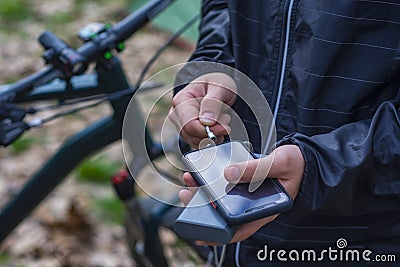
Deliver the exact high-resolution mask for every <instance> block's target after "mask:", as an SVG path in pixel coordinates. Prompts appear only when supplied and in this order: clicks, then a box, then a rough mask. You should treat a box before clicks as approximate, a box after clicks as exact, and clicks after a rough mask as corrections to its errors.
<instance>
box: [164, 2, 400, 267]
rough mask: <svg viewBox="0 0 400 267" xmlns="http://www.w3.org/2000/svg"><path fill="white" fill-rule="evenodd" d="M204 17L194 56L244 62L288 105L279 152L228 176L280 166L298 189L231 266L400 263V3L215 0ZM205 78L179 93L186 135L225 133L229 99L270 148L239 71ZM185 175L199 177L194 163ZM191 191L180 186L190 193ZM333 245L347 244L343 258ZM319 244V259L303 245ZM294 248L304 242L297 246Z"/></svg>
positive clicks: (248, 229)
mask: <svg viewBox="0 0 400 267" xmlns="http://www.w3.org/2000/svg"><path fill="white" fill-rule="evenodd" d="M199 29H200V37H199V40H198V43H197V47H196V49H195V51H194V52H193V54H192V56H191V58H190V60H189V61H190V62H196V61H210V62H218V63H221V64H225V65H227V66H230V67H233V68H235V69H237V70H239V71H241V72H243V73H244V74H246V75H247V76H249V77H250V78H251V79H252V80H253V81H254V82H255V83H256V84H257V85H258V87H259V88H260V90H261V92H262V94H263V95H264V96H265V98H266V99H267V101H268V102H269V103H270V106H271V109H272V110H273V111H275V110H276V111H277V114H276V121H275V125H276V131H277V141H278V142H277V144H276V148H275V150H274V153H273V154H274V155H275V157H271V156H267V157H265V158H263V159H259V160H251V161H249V162H247V164H236V165H233V166H229V167H228V168H227V169H225V178H226V179H227V180H229V181H238V180H239V182H248V181H249V180H250V179H252V178H253V177H254V178H256V179H262V178H264V177H266V176H267V177H274V178H277V179H278V180H279V181H280V182H281V184H282V185H283V186H284V187H285V188H286V190H287V191H288V192H289V193H290V195H291V196H292V197H293V199H294V205H293V208H292V210H291V211H289V212H287V213H284V214H280V215H279V216H273V217H268V218H263V219H261V220H257V221H253V222H250V223H247V224H244V225H242V226H241V227H240V229H239V230H238V232H237V233H236V234H235V236H234V238H233V240H232V243H231V244H230V245H229V246H228V247H227V252H226V255H225V263H224V264H225V266H299V265H298V264H300V263H301V262H302V263H306V264H307V266H309V265H310V264H312V263H313V261H314V263H315V261H319V262H318V263H317V264H319V265H318V266H328V265H329V264H332V266H347V265H348V266H374V264H377V261H378V260H379V259H383V256H385V260H386V261H387V262H386V263H385V264H386V265H384V266H391V265H393V266H398V264H399V262H400V255H399V253H400V103H399V100H400V89H399V88H400V75H399V74H400V73H399V71H400V52H399V51H400V5H399V4H398V3H397V2H395V1H389V0H388V1H386V0H385V1H372V0H357V1H356V0H348V1H335V0H325V1H314V0H299V1H298V0H286V1H272V0H252V1H239V0H204V1H203V6H202V20H201V23H200V27H199ZM201 79H202V83H194V82H193V83H189V84H188V85H187V86H184V87H183V88H180V90H179V91H177V92H176V95H175V96H174V98H173V101H172V107H171V112H170V116H171V119H172V120H173V121H174V122H175V123H176V124H177V125H179V127H181V131H180V134H181V136H182V138H183V139H184V140H185V141H186V142H187V143H189V144H191V145H192V146H197V145H198V144H199V142H200V141H201V140H202V139H203V138H205V137H206V136H207V135H206V131H205V130H204V126H205V125H208V126H210V127H211V130H213V131H214V133H216V135H217V136H219V137H220V138H221V137H222V136H224V135H227V134H229V131H230V128H229V117H228V116H226V115H225V114H224V111H223V108H222V106H223V105H228V106H233V108H234V109H235V110H238V111H239V112H238V113H239V114H241V116H242V119H243V122H244V124H245V126H246V129H247V130H248V132H249V135H250V140H252V138H253V139H254V140H255V143H256V145H255V150H256V152H260V147H261V144H259V143H257V142H258V138H257V132H256V131H255V130H254V129H253V128H254V127H253V126H254V121H252V118H251V116H250V117H249V115H248V112H240V109H241V108H243V107H242V106H241V105H237V106H236V102H237V97H236V95H235V90H237V89H238V88H236V85H235V81H234V80H233V79H232V78H231V77H230V76H229V75H227V74H226V73H223V72H220V73H209V74H203V75H202V76H201ZM198 97H200V98H201V99H202V100H201V101H200V102H199V101H195V102H192V101H190V100H193V99H195V98H198ZM178 106H180V110H179V111H178V110H177V107H178ZM257 165H259V167H258V168H256V166H257ZM269 165H271V169H270V170H268V168H266V167H263V166H269ZM183 178H184V180H185V182H186V183H187V185H188V186H196V184H195V183H194V181H193V178H192V177H191V176H190V174H188V173H185V174H184V177H183ZM191 196H192V193H191V191H189V190H182V191H181V192H180V197H181V199H182V200H183V202H185V203H187V202H188V201H189V199H190V198H191ZM339 241H341V242H343V243H341V244H339ZM264 248H267V249H268V250H269V251H267V249H265V250H264ZM328 248H329V249H331V250H334V249H336V256H337V257H336V258H335V257H334V255H333V252H332V251H330V250H329V249H328ZM307 249H308V250H309V249H315V250H316V251H319V252H322V254H321V253H319V254H316V255H317V258H311V259H308V262H307V259H304V258H303V259H302V258H301V257H300V256H301V255H302V253H303V254H304V251H306V250H307ZM351 249H354V250H357V251H360V253H361V252H363V251H370V252H368V253H366V254H368V255H367V256H366V257H365V258H361V256H362V255H361V256H360V255H359V256H360V259H359V261H356V259H353V260H352V259H349V258H344V256H343V255H344V254H343V253H346V252H347V251H349V250H351ZM271 250H274V251H275V255H271V254H270V252H271ZM279 250H282V251H283V252H282V254H283V255H281V256H282V257H281V258H279V257H277V253H278V251H279ZM292 250H296V251H297V252H298V253H295V252H293V255H292V256H293V257H292V258H291V257H289V256H290V255H289V254H290V252H291V251H292ZM324 250H326V251H325V252H326V254H325V255H324V254H323V253H324ZM329 251H330V252H329ZM340 251H341V252H340ZM308 252H309V251H308ZM308 252H307V253H308ZM331 252H332V255H328V254H329V253H331ZM266 253H269V254H268V257H266ZM340 253H342V258H340V257H339V256H340V255H339V254H340ZM351 253H355V252H354V251H351ZM347 254H349V253H347ZM347 254H346V255H347ZM296 255H297V256H299V255H300V256H299V257H300V258H299V257H297V258H296ZM312 256H315V255H312ZM328 256H329V257H328ZM330 256H332V257H333V259H332V258H330ZM347 256H348V255H347ZM364 256H365V255H364ZM380 256H381V257H380ZM389 256H391V257H390V260H388V258H389ZM393 257H394V258H395V259H394V260H395V261H393ZM299 261H300V262H299ZM339 261H340V262H339Z"/></svg>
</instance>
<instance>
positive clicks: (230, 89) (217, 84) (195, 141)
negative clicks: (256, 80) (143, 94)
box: [169, 73, 237, 147]
mask: <svg viewBox="0 0 400 267" xmlns="http://www.w3.org/2000/svg"><path fill="white" fill-rule="evenodd" d="M236 92H237V89H236V83H235V81H234V80H233V79H232V78H231V77H230V76H228V75H227V74H224V73H209V74H205V75H203V76H200V77H199V78H197V79H196V80H194V81H192V82H191V83H190V84H189V85H188V86H186V87H185V88H184V89H182V90H181V91H180V92H178V93H177V94H176V95H175V97H174V98H173V99H172V107H171V109H170V111H169V118H170V119H171V120H172V122H173V123H174V124H175V125H176V127H177V128H178V130H179V131H180V135H181V137H182V138H183V140H185V142H186V143H188V144H189V145H191V146H193V147H198V145H199V143H200V141H201V140H202V139H204V138H205V137H207V134H206V130H205V128H204V127H205V126H206V125H208V126H210V129H211V131H212V132H213V133H214V134H215V135H216V136H217V137H218V138H219V140H218V141H221V140H222V139H223V136H224V135H227V134H229V131H230V128H229V122H230V119H231V117H230V115H228V114H226V113H224V110H225V109H226V108H227V106H231V105H232V104H233V103H234V102H235V100H236Z"/></svg>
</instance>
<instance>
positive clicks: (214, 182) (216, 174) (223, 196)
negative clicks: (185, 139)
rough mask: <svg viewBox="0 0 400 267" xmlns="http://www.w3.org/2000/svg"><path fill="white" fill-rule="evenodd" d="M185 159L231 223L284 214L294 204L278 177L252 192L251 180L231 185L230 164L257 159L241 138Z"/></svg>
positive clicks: (212, 201) (196, 177)
mask: <svg viewBox="0 0 400 267" xmlns="http://www.w3.org/2000/svg"><path fill="white" fill-rule="evenodd" d="M183 158H184V163H185V165H186V166H187V168H188V169H189V172H190V173H191V175H192V176H193V178H194V180H195V181H196V183H197V184H198V185H199V186H201V189H202V190H203V191H204V192H205V193H206V194H207V196H208V197H209V198H210V201H211V204H212V205H213V206H214V208H216V209H217V210H218V211H219V213H220V214H221V215H222V216H223V217H224V219H225V220H226V221H227V222H228V223H230V224H243V223H246V222H249V221H253V220H256V219H260V218H263V217H267V216H270V215H273V214H277V213H282V212H285V211H288V210H289V209H290V208H291V207H292V205H293V200H292V199H291V197H290V196H289V195H288V193H287V192H286V191H285V189H284V188H283V187H282V186H281V184H280V183H279V182H278V180H276V179H271V178H266V179H264V181H263V182H262V184H261V185H260V186H259V187H258V188H257V189H256V190H255V191H252V192H250V191H249V184H248V183H240V184H239V183H238V184H232V183H229V182H228V181H227V180H226V179H225V177H224V169H225V168H226V167H227V166H229V165H231V164H234V163H238V162H242V161H248V160H251V159H255V158H256V156H255V155H254V154H253V153H251V152H250V151H249V150H248V149H247V147H246V146H245V145H244V144H243V143H242V142H240V141H231V142H226V143H222V144H218V145H216V146H210V147H206V148H202V149H199V150H194V151H190V152H187V153H186V154H185V155H184V156H183Z"/></svg>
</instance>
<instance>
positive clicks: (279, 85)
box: [263, 0, 294, 154]
mask: <svg viewBox="0 0 400 267" xmlns="http://www.w3.org/2000/svg"><path fill="white" fill-rule="evenodd" d="M293 3H294V0H286V1H285V8H284V12H283V15H284V16H283V27H282V37H281V45H280V49H279V60H278V67H279V66H280V67H281V68H280V69H279V70H278V72H277V75H276V82H275V86H274V90H273V92H272V99H271V110H273V116H274V117H273V120H272V126H273V127H271V128H270V131H269V134H268V139H267V142H266V145H265V147H264V150H263V154H268V153H269V152H270V151H269V147H270V143H271V140H272V135H273V130H274V129H275V122H276V118H277V116H278V110H279V103H280V101H281V96H282V90H283V81H284V78H285V69H286V64H287V56H288V52H289V40H290V21H291V17H292V11H293ZM274 100H275V101H274Z"/></svg>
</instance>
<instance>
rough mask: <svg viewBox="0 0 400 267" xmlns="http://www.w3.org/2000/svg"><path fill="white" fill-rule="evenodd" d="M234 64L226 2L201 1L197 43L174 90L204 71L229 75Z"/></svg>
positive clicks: (177, 78)
mask: <svg viewBox="0 0 400 267" xmlns="http://www.w3.org/2000/svg"><path fill="white" fill-rule="evenodd" d="M203 62H216V63H220V64H204V63H203ZM233 66H234V57H233V55H232V43H231V31H230V18H229V10H228V4H227V2H226V0H203V5H202V11H201V22H200V25H199V39H198V41H197V46H196V49H195V51H194V52H193V53H192V55H191V57H190V59H189V60H188V63H186V64H185V66H184V67H183V68H182V69H181V70H179V72H178V73H177V75H176V77H175V86H174V93H175V94H176V93H177V92H178V91H180V90H182V89H183V88H184V87H185V86H186V85H187V84H189V83H190V82H191V81H193V80H194V79H196V78H197V77H199V76H201V75H203V74H206V73H210V72H224V73H226V74H228V75H230V76H232V75H233V73H232V70H233V69H232V68H231V67H233Z"/></svg>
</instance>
